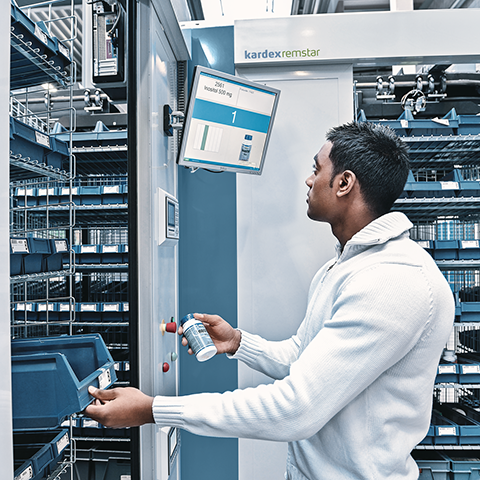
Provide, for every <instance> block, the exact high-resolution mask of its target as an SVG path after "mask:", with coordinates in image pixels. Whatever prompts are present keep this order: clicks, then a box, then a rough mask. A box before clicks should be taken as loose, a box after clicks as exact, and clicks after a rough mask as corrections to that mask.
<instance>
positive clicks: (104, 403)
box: [85, 386, 155, 428]
mask: <svg viewBox="0 0 480 480" xmlns="http://www.w3.org/2000/svg"><path fill="white" fill-rule="evenodd" d="M88 393H90V395H92V397H94V398H95V400H94V401H93V403H92V404H90V405H89V406H88V407H87V408H86V409H85V415H87V416H88V417H90V418H91V419H93V420H96V421H97V422H98V423H100V424H102V425H103V426H104V427H109V428H125V427H138V426H140V425H144V424H146V423H155V420H154V419H153V413H152V404H153V397H150V396H148V395H145V394H144V393H142V392H141V391H140V390H138V389H136V388H132V387H126V388H112V389H110V390H99V389H98V388H95V387H92V386H90V387H88Z"/></svg>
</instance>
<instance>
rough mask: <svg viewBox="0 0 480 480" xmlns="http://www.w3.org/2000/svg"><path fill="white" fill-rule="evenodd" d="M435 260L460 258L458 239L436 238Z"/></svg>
mask: <svg viewBox="0 0 480 480" xmlns="http://www.w3.org/2000/svg"><path fill="white" fill-rule="evenodd" d="M433 258H434V259H435V260H458V240H435V242H434V251H433Z"/></svg>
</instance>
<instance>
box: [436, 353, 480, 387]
mask: <svg viewBox="0 0 480 480" xmlns="http://www.w3.org/2000/svg"><path fill="white" fill-rule="evenodd" d="M435 383H461V384H473V383H480V356H478V355H475V354H470V353H461V354H458V355H457V363H441V364H440V365H439V366H438V368H437V377H436V379H435Z"/></svg>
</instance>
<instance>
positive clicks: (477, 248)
mask: <svg viewBox="0 0 480 480" xmlns="http://www.w3.org/2000/svg"><path fill="white" fill-rule="evenodd" d="M479 243H480V242H479V241H478V240H460V241H459V244H460V245H459V246H460V248H459V250H458V258H459V259H460V260H478V259H480V245H479Z"/></svg>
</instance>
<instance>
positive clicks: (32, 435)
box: [13, 429, 70, 480]
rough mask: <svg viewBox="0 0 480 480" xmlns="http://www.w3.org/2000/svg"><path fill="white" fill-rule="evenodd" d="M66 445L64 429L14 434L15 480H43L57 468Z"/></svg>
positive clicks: (67, 436) (67, 441) (66, 431)
mask: <svg viewBox="0 0 480 480" xmlns="http://www.w3.org/2000/svg"><path fill="white" fill-rule="evenodd" d="M68 445H70V437H69V433H68V430H66V429H63V430H54V431H49V432H46V431H34V432H25V433H23V432H22V433H15V434H14V435H13V449H14V464H15V473H14V475H15V478H29V479H33V480H37V479H41V478H45V477H46V476H48V475H49V474H51V473H52V472H53V471H54V470H55V469H56V468H57V465H58V462H59V461H61V459H62V457H63V455H64V452H65V449H66V447H68ZM22 474H23V475H24V477H22V476H21V475H22Z"/></svg>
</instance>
